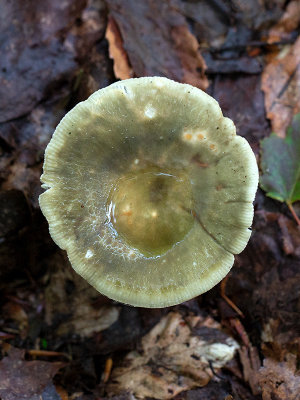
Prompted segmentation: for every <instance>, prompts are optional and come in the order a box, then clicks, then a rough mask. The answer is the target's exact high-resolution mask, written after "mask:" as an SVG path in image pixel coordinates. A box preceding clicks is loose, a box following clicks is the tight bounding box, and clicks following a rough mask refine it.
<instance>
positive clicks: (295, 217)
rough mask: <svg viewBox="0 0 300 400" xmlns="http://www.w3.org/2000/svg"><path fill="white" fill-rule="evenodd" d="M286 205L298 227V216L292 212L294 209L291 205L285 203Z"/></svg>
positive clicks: (299, 222) (299, 221)
mask: <svg viewBox="0 0 300 400" xmlns="http://www.w3.org/2000/svg"><path fill="white" fill-rule="evenodd" d="M286 204H287V206H288V208H289V210H290V212H291V213H292V216H293V217H294V219H295V221H296V222H297V224H298V225H299V226H300V219H299V217H298V215H297V214H296V211H295V210H294V207H293V206H292V203H290V202H288V201H287V202H286Z"/></svg>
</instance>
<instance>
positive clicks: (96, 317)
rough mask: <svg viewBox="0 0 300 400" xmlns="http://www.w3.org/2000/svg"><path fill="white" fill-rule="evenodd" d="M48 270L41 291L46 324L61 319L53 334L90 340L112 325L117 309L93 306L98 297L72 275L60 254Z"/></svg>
mask: <svg viewBox="0 0 300 400" xmlns="http://www.w3.org/2000/svg"><path fill="white" fill-rule="evenodd" d="M51 267H52V268H51ZM51 267H50V269H52V270H51V272H50V274H49V276H48V277H47V279H48V280H49V281H48V285H47V288H46V290H45V311H46V322H47V323H48V324H49V325H51V324H52V323H53V319H54V318H57V317H58V316H59V315H61V316H64V318H62V320H61V322H60V324H59V325H58V327H57V328H56V331H55V332H56V334H58V335H68V334H72V333H74V334H77V335H80V336H81V337H82V338H85V337H91V336H92V335H93V334H94V333H98V332H101V331H102V330H104V329H107V328H108V327H109V326H110V325H112V324H113V323H114V322H116V320H117V319H118V317H119V313H120V307H116V306H112V305H110V304H105V303H106V301H103V302H102V303H103V304H101V302H99V303H100V304H99V305H97V304H95V302H96V301H97V300H98V299H99V293H98V292H97V291H96V290H95V289H94V288H92V287H91V286H90V285H89V284H88V283H86V282H85V281H84V280H83V279H82V278H81V277H80V276H79V275H77V274H76V273H74V271H73V270H72V268H71V267H70V266H69V263H68V262H67V260H65V259H64V258H63V256H62V255H61V254H58V255H57V256H56V257H53V265H52V266H51Z"/></svg>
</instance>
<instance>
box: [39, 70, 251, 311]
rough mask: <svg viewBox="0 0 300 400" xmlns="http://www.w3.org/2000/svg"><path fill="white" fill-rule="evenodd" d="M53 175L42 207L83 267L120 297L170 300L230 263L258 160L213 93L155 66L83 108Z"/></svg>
mask: <svg viewBox="0 0 300 400" xmlns="http://www.w3.org/2000/svg"><path fill="white" fill-rule="evenodd" d="M41 180H42V182H43V188H44V189H46V191H45V192H44V193H43V194H42V195H41V196H40V198H39V200H40V206H41V209H42V212H43V214H44V215H45V217H46V218H47V220H48V222H49V226H50V234H51V236H52V238H53V240H54V241H55V242H56V243H57V244H58V246H60V247H61V248H62V249H64V250H66V251H67V253H68V256H69V259H70V262H71V264H72V266H73V268H74V269H75V270H76V271H77V272H78V273H79V274H80V275H82V277H83V278H85V279H86V280H87V281H88V282H89V283H90V284H91V285H93V286H94V287H95V288H96V289H97V290H98V291H99V292H101V293H102V294H104V295H106V296H108V297H110V298H112V299H114V300H118V301H120V302H123V303H127V304H131V305H134V306H142V307H165V306H170V305H174V304H178V303H180V302H183V301H186V300H188V299H191V298H192V297H195V296H197V295H199V294H201V293H203V292H205V291H207V290H209V289H210V288H212V287H213V286H214V285H216V284H217V283H218V282H219V281H220V280H221V279H222V278H224V276H225V275H226V274H227V273H228V272H229V270H230V268H231V267H232V265H233V261H234V257H233V254H238V253H240V252H241V251H242V250H243V249H244V248H245V246H246V244H247V242H248V240H249V238H250V235H251V230H250V229H249V227H250V226H251V224H252V219H253V204H252V202H253V200H254V196H255V193H256V189H257V184H258V169H257V164H256V160H255V156H254V154H253V152H252V150H251V148H250V146H249V144H248V142H247V141H246V140H245V139H244V138H242V137H240V136H237V135H236V133H235V127H234V124H233V122H232V121H231V120H230V119H228V118H225V117H223V115H222V112H221V110H220V107H219V105H218V103H217V102H216V101H215V100H214V99H213V98H212V97H210V96H208V95H207V94H206V93H204V92H203V91H201V90H200V89H197V88H194V87H192V86H190V85H185V84H180V83H176V82H174V81H171V80H169V79H166V78H161V77H147V78H137V79H128V80H124V81H122V82H117V83H114V84H113V85H110V86H108V87H107V88H105V89H101V90H99V91H97V92H95V93H94V94H93V95H92V96H90V97H89V98H88V99H87V100H86V101H84V102H82V103H79V104H78V105H77V106H76V107H74V108H73V109H72V110H71V111H70V112H69V113H68V114H67V115H66V116H65V117H64V118H63V119H62V121H61V122H60V124H59V125H58V127H57V128H56V130H55V132H54V134H53V137H52V139H51V141H50V143H49V144H48V147H47V149H46V153H45V162H44V172H43V175H42V177H41Z"/></svg>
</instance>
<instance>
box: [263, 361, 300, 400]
mask: <svg viewBox="0 0 300 400" xmlns="http://www.w3.org/2000/svg"><path fill="white" fill-rule="evenodd" d="M259 383H260V386H261V388H262V398H263V400H273V399H278V400H279V399H280V400H298V399H299V395H300V376H299V375H297V373H296V357H295V356H294V355H292V354H288V355H287V357H286V361H282V362H278V361H277V360H273V359H272V358H266V359H265V360H264V366H263V367H262V368H261V370H260V372H259Z"/></svg>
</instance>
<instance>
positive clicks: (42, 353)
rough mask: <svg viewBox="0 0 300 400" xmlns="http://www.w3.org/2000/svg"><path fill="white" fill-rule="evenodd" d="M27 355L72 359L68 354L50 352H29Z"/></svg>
mask: <svg viewBox="0 0 300 400" xmlns="http://www.w3.org/2000/svg"><path fill="white" fill-rule="evenodd" d="M26 352H27V354H29V355H31V356H34V357H65V358H68V359H69V358H70V357H69V356H68V354H65V353H60V352H58V351H49V350H35V349H33V350H27V351H26Z"/></svg>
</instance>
